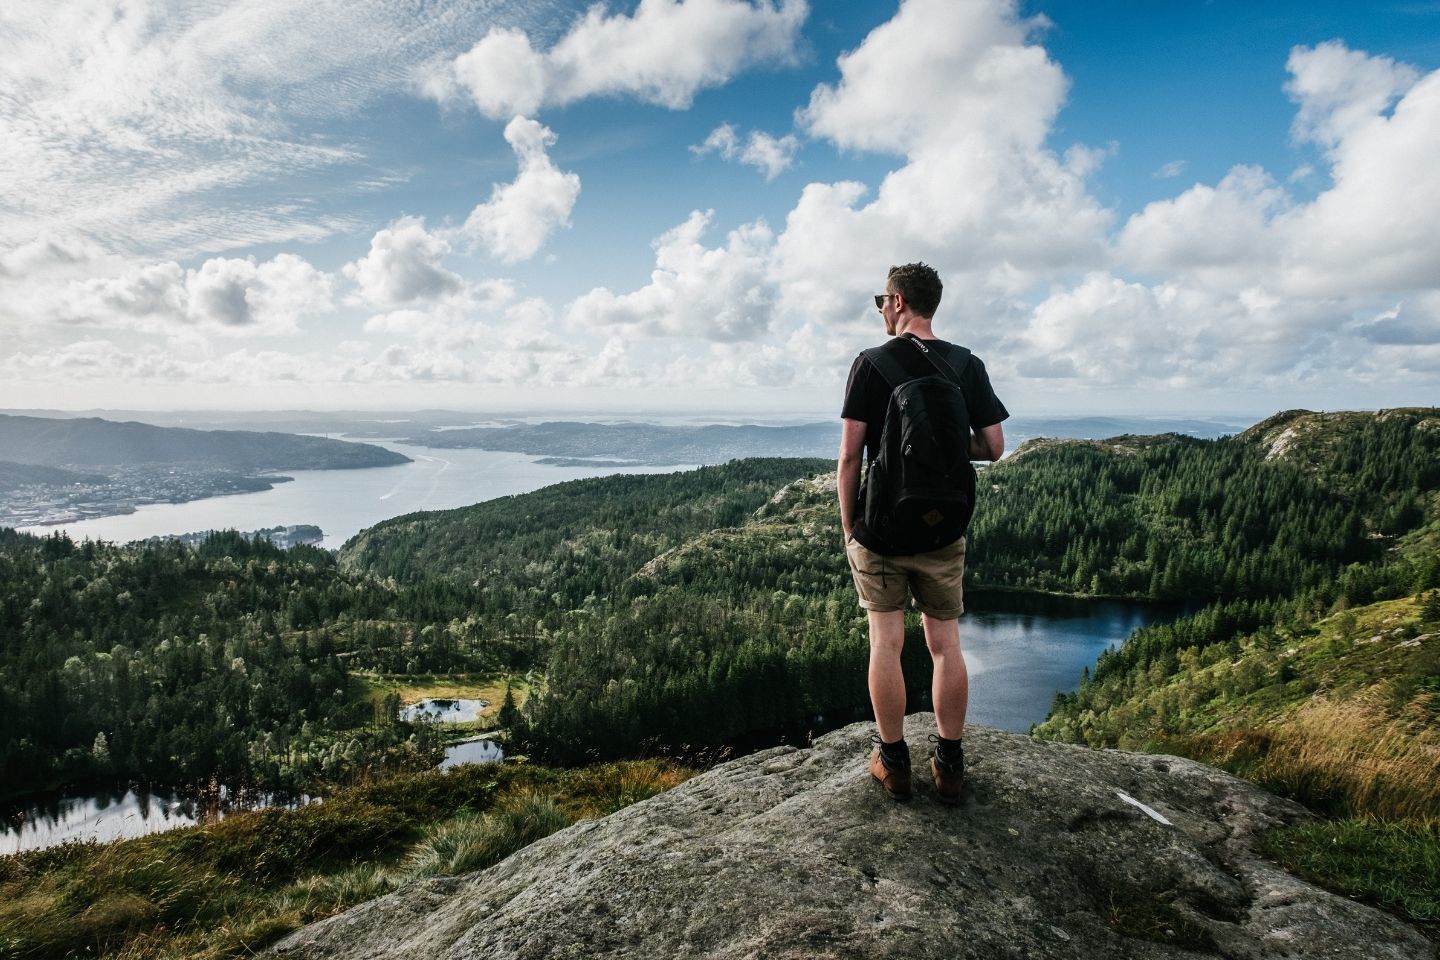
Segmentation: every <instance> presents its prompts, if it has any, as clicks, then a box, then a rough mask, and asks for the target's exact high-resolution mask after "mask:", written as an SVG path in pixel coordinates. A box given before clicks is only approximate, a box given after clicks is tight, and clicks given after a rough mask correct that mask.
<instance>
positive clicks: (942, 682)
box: [870, 613, 970, 740]
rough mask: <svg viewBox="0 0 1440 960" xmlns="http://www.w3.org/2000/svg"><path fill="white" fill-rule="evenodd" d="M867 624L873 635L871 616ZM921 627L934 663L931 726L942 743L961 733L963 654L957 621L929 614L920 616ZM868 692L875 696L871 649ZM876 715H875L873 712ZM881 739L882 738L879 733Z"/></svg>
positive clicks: (966, 677)
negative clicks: (943, 740)
mask: <svg viewBox="0 0 1440 960" xmlns="http://www.w3.org/2000/svg"><path fill="white" fill-rule="evenodd" d="M870 616H871V617H872V619H871V621H870V631H871V636H874V631H875V621H874V619H873V617H874V616H875V615H874V614H873V613H872V614H871V615H870ZM920 619H921V621H922V622H923V623H924V624H925V645H926V646H927V647H929V648H930V659H931V660H932V661H933V662H934V664H935V673H934V679H933V681H932V683H931V686H930V699H931V701H932V702H933V703H934V705H935V726H937V727H938V728H939V729H940V736H942V737H944V738H945V739H946V740H959V739H960V735H961V734H962V733H964V732H965V711H966V709H967V708H968V707H969V705H970V672H969V671H968V670H967V669H966V667H965V655H964V654H963V653H961V652H960V621H959V620H937V619H936V618H934V617H932V616H930V615H929V614H924V615H922V616H921V618H920ZM870 658H871V659H870V677H871V680H870V690H871V694H870V696H871V698H872V699H873V698H874V696H875V694H874V690H875V680H874V677H875V659H874V658H875V648H874V646H873V641H872V646H871V648H870ZM876 716H877V717H878V716H879V711H878V709H877V711H876ZM880 735H881V736H882V737H883V736H884V735H885V734H884V730H883V729H882V730H881V734H880Z"/></svg>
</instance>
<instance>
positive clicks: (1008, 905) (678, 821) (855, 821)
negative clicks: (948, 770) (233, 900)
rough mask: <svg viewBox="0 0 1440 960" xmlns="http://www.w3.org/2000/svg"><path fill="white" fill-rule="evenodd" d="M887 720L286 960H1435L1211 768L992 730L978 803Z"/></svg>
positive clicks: (658, 805)
mask: <svg viewBox="0 0 1440 960" xmlns="http://www.w3.org/2000/svg"><path fill="white" fill-rule="evenodd" d="M871 729H873V728H872V726H871V725H869V724H856V725H853V726H850V727H846V728H844V729H842V730H838V731H836V732H834V733H831V734H829V735H827V736H824V737H822V738H820V739H819V740H817V741H816V742H815V744H814V746H813V747H812V748H810V749H796V748H792V747H781V748H777V749H773V750H767V751H765V752H763V753H758V754H754V755H751V756H748V757H744V758H742V759H739V760H735V761H733V762H730V763H727V764H724V765H723V766H720V767H717V768H715V769H713V770H711V771H709V772H707V773H705V774H703V775H701V776H698V777H696V778H695V779H693V780H691V781H689V782H688V783H685V784H684V785H682V786H680V787H677V788H676V789H674V790H671V791H670V792H668V793H665V794H662V795H660V796H657V797H654V798H652V799H650V800H648V801H645V802H643V803H639V804H636V805H634V806H631V807H627V808H626V809H624V810H621V811H620V812H618V813H615V814H613V815H611V816H609V817H606V818H604V819H602V820H597V821H590V822H583V823H579V824H576V825H575V826H573V827H571V828H569V829H567V830H564V831H561V832H560V833H557V834H554V835H552V836H550V837H548V838H546V839H544V840H542V841H540V842H538V843H535V844H533V845H531V846H530V847H528V848H526V849H524V850H522V851H520V852H519V853H517V854H515V855H513V856H511V857H510V858H509V859H507V860H505V861H503V862H501V863H499V864H497V865H496V866H494V867H492V868H490V869H488V870H485V871H482V872H480V873H476V874H472V875H470V876H467V877H459V878H450V879H442V880H433V881H428V882H423V883H417V884H415V885H413V886H410V887H407V888H405V889H402V890H400V891H398V892H396V893H393V894H391V895H389V896H387V897H383V898H381V899H379V900H375V901H372V902H370V903H366V904H363V905H361V906H359V907H356V908H355V909H352V910H350V911H349V912H347V913H344V914H341V915H340V916H337V917H332V918H331V919H329V920H326V921H323V922H321V923H318V924H315V925H313V926H311V927H307V928H305V929H303V930H300V931H298V932H297V933H295V934H293V935H292V936H290V937H289V938H287V939H286V940H284V941H282V942H281V943H280V944H278V945H277V946H276V947H275V948H274V953H275V954H277V955H279V956H282V957H288V958H297V960H298V958H305V960H319V958H346V960H360V958H402V957H403V958H411V960H413V958H415V957H424V958H426V960H440V958H474V960H498V958H510V957H524V958H537V960H539V958H565V957H576V958H581V957H637V958H640V957H643V958H653V957H665V958H674V957H723V958H741V957H754V958H767V960H768V958H799V957H807V958H811V957H815V958H819V957H827V958H841V957H845V958H849V957H856V958H860V957H863V958H883V957H894V958H905V960H924V958H945V960H956V958H961V957H972V958H1022V957H1023V958H1075V960H1082V958H1083V960H1090V958H1098V957H1104V958H1120V957H1135V958H1182V957H1183V958H1197V957H1225V958H1233V960H1239V958H1245V960H1262V958H1281V957H1288V958H1296V957H1304V958H1336V960H1339V958H1354V960H1362V958H1363V960H1402V958H1403V960H1416V958H1434V957H1435V956H1436V951H1435V948H1434V946H1433V945H1432V944H1431V943H1430V942H1429V941H1428V940H1427V939H1426V938H1425V937H1423V936H1421V935H1420V934H1419V933H1418V932H1416V931H1415V930H1414V929H1412V928H1411V927H1410V926H1408V925H1406V924H1405V923H1403V922H1401V921H1400V920H1398V919H1396V918H1394V917H1392V916H1390V915H1388V914H1385V913H1383V912H1380V911H1377V910H1374V909H1371V908H1369V907H1366V906H1362V905H1360V904H1358V903H1354V902H1352V901H1349V900H1346V899H1345V898H1343V897H1337V896H1334V895H1332V894H1329V893H1326V892H1324V891H1322V890H1320V889H1318V888H1316V887H1314V886H1312V885H1310V884H1308V883H1305V882H1304V881H1302V880H1300V879H1298V878H1296V877H1294V876H1292V875H1290V874H1288V873H1286V872H1285V871H1283V870H1281V869H1280V868H1279V867H1277V866H1275V865H1274V864H1272V863H1269V862H1267V861H1265V860H1264V859H1263V858H1261V857H1260V856H1259V855H1258V854H1257V853H1256V852H1255V842H1256V838H1257V836H1258V835H1259V834H1260V833H1261V832H1263V831H1265V830H1268V829H1271V828H1274V827H1279V826H1283V825H1288V824H1294V823H1299V822H1304V821H1306V820H1308V819H1310V817H1311V815H1310V814H1309V813H1307V812H1306V811H1305V810H1304V809H1303V808H1302V807H1300V806H1298V805H1296V804H1294V803H1291V802H1289V801H1286V800H1282V799H1280V798H1278V797H1275V796H1273V795H1271V794H1269V793H1266V792H1265V791H1263V790H1260V789H1259V788H1257V787H1255V786H1253V785H1251V784H1248V783H1246V782H1244V781H1242V780H1238V779H1236V778H1235V777H1232V776H1230V775H1228V774H1226V773H1223V772H1221V771H1219V770H1216V769H1214V768H1212V767H1207V766H1204V765H1203V764H1199V763H1195V762H1192V761H1189V760H1182V759H1178V758H1174V757H1163V756H1153V755H1147V754H1135V753H1122V752H1116V751H1096V750H1089V749H1086V748H1082V747H1073V746H1066V745H1062V744H1055V743H1047V742H1044V741H1040V740H1035V739H1032V738H1030V737H1026V736H1022V735H1017V734H1008V733H1002V732H999V731H995V730H989V729H984V728H978V727H971V728H970V729H969V731H968V732H967V734H966V750H967V754H968V760H969V766H970V769H969V778H968V781H967V784H966V788H965V793H964V795H963V797H962V800H961V803H960V804H959V805H957V806H954V807H949V806H945V805H942V804H941V803H939V802H938V800H937V798H936V797H935V794H934V791H933V787H931V785H930V784H929V778H928V774H926V773H925V772H924V771H923V764H922V763H920V762H919V761H920V758H921V757H922V756H928V754H927V753H923V752H922V751H921V750H919V749H917V748H918V746H919V745H921V744H923V743H924V741H925V735H926V734H928V733H932V732H934V719H933V717H931V716H930V715H929V714H921V715H917V716H912V717H910V718H909V721H908V728H907V732H908V735H909V739H910V742H911V744H912V749H915V755H916V759H917V764H916V774H917V778H916V786H917V789H916V794H915V797H914V798H913V799H912V800H911V801H910V802H909V803H907V804H897V803H895V802H893V801H891V800H890V799H888V798H887V797H886V796H885V795H884V794H883V793H882V792H881V791H880V790H879V788H878V787H877V786H876V784H875V783H874V782H873V781H872V780H871V779H870V777H869V774H868V773H867V771H866V758H867V756H868V753H869V750H870V744H869V733H870V730H871Z"/></svg>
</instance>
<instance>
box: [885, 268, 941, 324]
mask: <svg viewBox="0 0 1440 960" xmlns="http://www.w3.org/2000/svg"><path fill="white" fill-rule="evenodd" d="M888 283H889V287H890V289H891V290H893V291H894V292H895V293H898V294H900V296H902V297H904V298H905V302H906V303H908V304H910V308H911V309H912V310H914V311H915V312H916V313H918V314H919V315H920V316H922V317H933V316H935V311H936V310H937V309H939V307H940V293H941V291H942V290H943V289H944V285H943V284H941V283H940V274H938V273H936V272H935V268H934V267H932V266H929V265H928V264H924V263H905V264H901V265H900V266H898V267H891V268H890V275H889V280H888Z"/></svg>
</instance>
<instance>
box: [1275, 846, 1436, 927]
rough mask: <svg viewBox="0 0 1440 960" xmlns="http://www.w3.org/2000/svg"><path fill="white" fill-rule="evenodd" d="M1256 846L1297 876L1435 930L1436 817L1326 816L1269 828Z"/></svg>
mask: <svg viewBox="0 0 1440 960" xmlns="http://www.w3.org/2000/svg"><path fill="white" fill-rule="evenodd" d="M1262 849H1263V851H1264V852H1265V854H1266V855H1267V856H1270V857H1274V858H1275V859H1276V860H1277V861H1278V862H1279V863H1280V864H1281V865H1282V866H1284V867H1285V869H1287V870H1290V871H1291V872H1293V873H1295V874H1298V875H1299V876H1302V877H1305V878H1306V879H1309V880H1312V881H1314V882H1316V883H1321V884H1323V885H1324V886H1326V887H1328V888H1329V889H1331V890H1335V891H1337V892H1340V893H1344V894H1347V895H1349V896H1353V897H1357V898H1359V899H1362V900H1365V901H1367V902H1370V903H1373V904H1376V905H1378V906H1381V907H1384V908H1386V909H1388V910H1391V911H1393V912H1395V913H1397V914H1399V915H1400V916H1402V917H1405V918H1407V919H1409V920H1412V921H1416V922H1419V923H1423V924H1426V925H1427V927H1428V928H1429V930H1430V932H1431V933H1432V936H1433V935H1436V934H1440V823H1437V822H1434V821H1432V822H1429V823H1415V822H1408V823H1387V822H1384V821H1380V820H1375V819H1371V818H1350V819H1346V820H1332V821H1328V822H1325V823H1314V824H1306V825H1304V826H1298V827H1289V828H1287V829H1284V830H1277V831H1274V832H1273V833H1270V834H1268V835H1267V836H1266V837H1265V838H1264V841H1263V846H1262Z"/></svg>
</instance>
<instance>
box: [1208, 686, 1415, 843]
mask: <svg viewBox="0 0 1440 960" xmlns="http://www.w3.org/2000/svg"><path fill="white" fill-rule="evenodd" d="M1433 701H1434V694H1430V693H1422V694H1419V695H1417V696H1416V697H1414V698H1413V699H1412V700H1411V701H1410V702H1409V703H1407V704H1406V705H1405V707H1404V708H1403V709H1402V710H1400V711H1399V712H1398V714H1397V713H1396V712H1394V711H1393V710H1390V709H1387V708H1386V707H1385V706H1383V704H1384V703H1385V697H1384V696H1383V689H1382V688H1378V687H1376V688H1371V689H1370V690H1369V691H1367V692H1366V694H1364V695H1361V696H1356V697H1353V698H1351V699H1347V700H1344V701H1336V700H1329V699H1321V698H1317V699H1315V700H1312V701H1310V702H1309V703H1307V704H1305V705H1304V706H1302V707H1300V708H1299V709H1297V710H1296V711H1295V712H1293V713H1292V714H1290V715H1289V716H1287V717H1285V718H1284V719H1281V720H1277V721H1275V722H1273V723H1272V724H1269V725H1267V726H1266V727H1265V728H1263V729H1254V728H1251V729H1244V730H1228V731H1225V732H1223V733H1218V734H1202V735H1200V736H1196V737H1191V738H1185V746H1186V747H1188V748H1189V749H1188V750H1187V751H1186V752H1187V753H1188V754H1189V755H1191V756H1196V757H1198V758H1200V759H1206V760H1208V761H1210V762H1213V763H1217V764H1220V765H1222V766H1225V767H1228V768H1230V769H1232V770H1234V771H1235V772H1237V773H1241V774H1243V775H1244V776H1246V777H1247V778H1249V779H1251V780H1254V781H1256V782H1258V783H1260V784H1262V785H1264V786H1266V787H1267V788H1269V789H1272V790H1275V791H1276V792H1279V793H1282V794H1285V795H1287V796H1292V797H1295V798H1296V799H1298V800H1300V801H1301V802H1302V803H1305V804H1306V805H1308V806H1312V807H1315V808H1317V809H1319V810H1322V811H1324V812H1326V813H1328V814H1331V815H1333V816H1348V817H1359V816H1369V817H1376V818H1379V819H1382V820H1401V819H1405V820H1418V821H1425V822H1437V821H1440V724H1436V723H1435V722H1434V720H1433V718H1434V716H1435V713H1434V703H1433Z"/></svg>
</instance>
